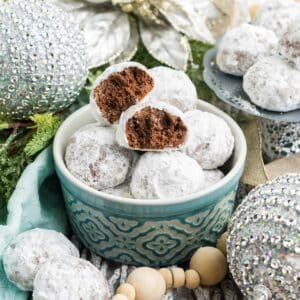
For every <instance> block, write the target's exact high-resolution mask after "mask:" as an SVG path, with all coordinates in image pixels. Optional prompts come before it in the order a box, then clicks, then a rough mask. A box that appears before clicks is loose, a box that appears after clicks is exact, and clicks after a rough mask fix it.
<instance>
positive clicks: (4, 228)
mask: <svg viewBox="0 0 300 300" xmlns="http://www.w3.org/2000/svg"><path fill="white" fill-rule="evenodd" d="M67 224H68V223H67V218H66V214H65V210H64V202H63V199H62V195H61V190H60V187H59V184H58V179H57V177H56V175H55V172H54V163H53V158H52V147H49V148H47V149H45V150H44V151H43V152H42V153H41V154H40V155H39V156H38V157H37V158H36V159H35V161H34V162H33V163H31V164H30V165H29V166H28V167H27V168H26V169H25V170H24V172H23V174H22V176H21V178H20V180H19V182H18V184H17V186H16V189H15V191H14V193H13V195H12V196H11V198H10V200H9V203H8V217H7V222H6V225H0V299H1V300H24V299H28V298H29V293H27V292H23V291H20V290H19V289H17V288H16V287H15V286H14V285H13V284H11V283H10V282H9V281H8V280H7V278H6V275H5V272H4V270H3V264H2V255H3V251H4V249H5V248H6V247H7V245H8V244H9V243H10V242H11V240H12V239H13V238H14V237H15V236H17V235H18V233H20V232H23V231H26V230H30V229H32V228H35V227H42V228H49V229H55V230H57V231H60V232H63V233H66V232H67V230H68V226H67Z"/></svg>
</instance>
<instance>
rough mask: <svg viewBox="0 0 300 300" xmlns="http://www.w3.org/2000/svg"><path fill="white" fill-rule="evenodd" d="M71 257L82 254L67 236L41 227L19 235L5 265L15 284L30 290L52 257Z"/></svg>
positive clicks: (5, 256) (5, 258) (8, 249)
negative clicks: (36, 276)
mask: <svg viewBox="0 0 300 300" xmlns="http://www.w3.org/2000/svg"><path fill="white" fill-rule="evenodd" d="M67 255H70V256H71V255H73V256H75V257H79V252H78V250H77V248H76V247H75V246H74V245H73V244H72V243H71V242H70V241H69V240H68V239H67V238H66V237H65V236H64V235H63V234H61V233H59V232H57V231H54V230H47V229H40V228H37V229H33V230H29V231H26V232H23V233H21V234H19V235H18V236H17V237H16V238H15V240H13V241H12V242H11V243H10V245H9V246H8V247H7V248H6V250H5V251H4V254H3V266H4V270H5V273H6V275H7V278H8V279H9V280H10V281H11V282H12V283H13V284H15V285H16V286H17V287H18V288H19V289H21V290H24V291H30V290H32V288H33V280H34V277H35V275H36V273H37V271H38V269H39V267H40V265H41V264H42V263H44V262H45V261H46V260H48V259H49V258H52V257H60V256H67Z"/></svg>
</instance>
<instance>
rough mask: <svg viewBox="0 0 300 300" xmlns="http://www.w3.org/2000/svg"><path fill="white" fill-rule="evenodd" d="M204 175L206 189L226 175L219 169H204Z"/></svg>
mask: <svg viewBox="0 0 300 300" xmlns="http://www.w3.org/2000/svg"><path fill="white" fill-rule="evenodd" d="M203 176H204V184H203V189H205V188H207V187H210V186H212V185H214V184H216V183H217V182H219V181H220V180H221V179H222V178H223V177H224V173H223V172H222V171H221V170H218V169H216V170H203Z"/></svg>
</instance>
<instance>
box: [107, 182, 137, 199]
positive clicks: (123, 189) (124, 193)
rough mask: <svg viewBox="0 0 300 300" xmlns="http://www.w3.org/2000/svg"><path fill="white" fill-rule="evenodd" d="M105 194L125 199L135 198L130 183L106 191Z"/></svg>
mask: <svg viewBox="0 0 300 300" xmlns="http://www.w3.org/2000/svg"><path fill="white" fill-rule="evenodd" d="M103 192H104V193H107V194H110V195H114V196H119V197H124V198H133V196H132V194H131V191H130V186H129V183H128V182H124V183H123V184H121V185H118V186H116V187H114V188H110V189H107V190H104V191H103Z"/></svg>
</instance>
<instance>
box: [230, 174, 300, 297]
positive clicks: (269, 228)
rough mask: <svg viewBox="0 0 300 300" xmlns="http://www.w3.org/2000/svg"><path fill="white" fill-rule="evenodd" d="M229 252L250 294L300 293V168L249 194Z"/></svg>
mask: <svg viewBox="0 0 300 300" xmlns="http://www.w3.org/2000/svg"><path fill="white" fill-rule="evenodd" d="M227 252H228V262H229V268H230V271H231V273H232V276H233V278H234V280H235V281H236V283H237V285H238V286H239V288H240V289H241V291H242V292H243V294H244V295H245V296H247V299H253V298H254V299H300V284H299V280H300V174H287V175H284V176H281V177H278V178H276V179H274V180H272V181H269V182H267V183H266V184H264V185H260V186H258V187H256V188H255V189H253V190H252V191H251V192H250V193H249V194H248V196H247V197H246V198H245V199H244V200H243V202H242V204H241V205H240V206H239V207H238V208H237V210H236V212H235V214H234V216H233V218H232V219H231V221H230V224H229V228H228V241H227Z"/></svg>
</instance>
